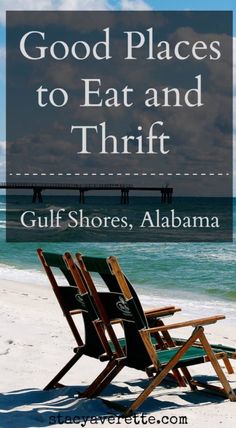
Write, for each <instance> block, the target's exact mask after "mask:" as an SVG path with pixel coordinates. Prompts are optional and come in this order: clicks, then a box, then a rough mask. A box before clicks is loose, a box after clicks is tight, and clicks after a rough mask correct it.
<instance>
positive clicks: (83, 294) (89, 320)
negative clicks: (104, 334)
mask: <svg viewBox="0 0 236 428" xmlns="http://www.w3.org/2000/svg"><path fill="white" fill-rule="evenodd" d="M37 252H38V255H39V258H40V260H41V263H42V265H43V267H44V269H45V272H46V274H47V276H48V279H49V281H50V283H51V286H52V288H53V291H54V293H55V295H56V297H57V300H58V302H59V304H60V306H61V309H62V311H63V313H64V315H65V317H66V319H67V322H68V324H69V326H70V328H71V331H72V333H73V335H74V337H75V339H76V342H77V344H78V345H79V346H80V347H81V346H83V347H84V349H83V351H84V353H85V354H86V355H89V356H92V357H95V358H98V357H99V356H100V355H101V354H103V353H104V352H105V350H104V346H103V344H102V342H101V340H100V337H99V335H98V332H97V329H96V327H95V322H96V321H97V320H98V314H97V311H96V308H95V306H94V304H93V301H92V299H91V296H90V294H89V293H88V290H87V288H86V286H85V284H84V282H83V278H82V276H80V273H79V270H78V278H79V277H80V280H78V281H77V283H75V281H74V278H73V275H72V274H71V271H70V270H69V269H68V267H67V264H66V263H65V260H64V256H63V255H61V254H55V253H50V252H43V251H42V250H41V249H38V250H37ZM54 270H56V271H60V272H61V273H62V274H63V276H64V277H65V279H66V280H67V284H68V285H61V284H59V281H58V280H57V279H56V277H55V275H54ZM80 312H81V314H82V317H83V321H84V337H85V338H84V341H83V340H82V339H81V336H80V334H79V331H78V329H77V327H76V324H75V323H74V320H73V319H72V316H73V315H75V314H77V313H80Z"/></svg>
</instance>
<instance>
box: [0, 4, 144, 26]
mask: <svg viewBox="0 0 236 428" xmlns="http://www.w3.org/2000/svg"><path fill="white" fill-rule="evenodd" d="M130 3H133V5H134V3H135V2H130ZM138 3H144V2H142V1H140V2H138ZM133 8H134V6H133ZM111 9H112V6H111V5H110V3H109V0H82V1H81V0H37V1H35V0H1V2H0V24H2V25H5V15H6V10H40V11H46V10H111Z"/></svg>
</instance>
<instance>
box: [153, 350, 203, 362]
mask: <svg viewBox="0 0 236 428" xmlns="http://www.w3.org/2000/svg"><path fill="white" fill-rule="evenodd" d="M180 348H181V347H175V348H173V349H166V350H163V351H157V357H158V360H159V361H160V363H161V365H166V364H167V363H168V362H169V361H170V360H171V358H173V357H174V355H176V354H177V352H178V351H179V349H180ZM205 355H206V352H205V350H204V349H203V348H200V347H199V348H198V347H195V346H192V347H191V348H189V349H188V351H187V352H186V353H185V354H184V355H183V357H182V358H181V359H180V360H179V362H178V365H177V366H178V367H181V365H182V364H181V363H183V365H191V364H193V363H194V362H196V360H198V359H199V358H200V359H202V362H204V356H205Z"/></svg>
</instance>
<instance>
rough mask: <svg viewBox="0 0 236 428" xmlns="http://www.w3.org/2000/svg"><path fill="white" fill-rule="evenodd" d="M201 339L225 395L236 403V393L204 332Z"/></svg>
mask: <svg viewBox="0 0 236 428" xmlns="http://www.w3.org/2000/svg"><path fill="white" fill-rule="evenodd" d="M199 339H200V341H201V343H202V346H203V348H204V349H205V351H206V354H207V356H208V358H209V360H210V362H211V364H212V366H213V368H214V370H215V372H216V374H217V376H218V378H219V380H220V382H221V384H222V386H223V389H224V392H225V395H226V396H227V397H228V398H229V399H230V401H236V395H235V393H234V391H233V390H232V388H231V386H230V384H229V382H228V380H227V378H226V376H225V374H224V372H223V370H222V369H221V367H220V365H219V362H218V360H217V358H216V356H215V354H214V352H213V351H212V349H211V346H210V344H209V342H208V340H207V338H206V336H205V334H204V332H203V330H202V332H201V334H200V336H199Z"/></svg>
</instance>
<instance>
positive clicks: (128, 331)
mask: <svg viewBox="0 0 236 428" xmlns="http://www.w3.org/2000/svg"><path fill="white" fill-rule="evenodd" d="M77 259H78V260H79V261H80V262H81V255H77ZM93 259H94V258H93ZM83 260H84V262H85V265H87V266H88V265H89V263H91V262H93V263H95V260H91V258H83ZM107 263H108V266H109V269H110V270H111V273H112V274H113V275H114V276H115V277H116V279H117V282H118V284H119V287H120V293H118V292H110V293H103V296H102V304H103V307H104V308H105V309H106V316H107V318H108V319H110V320H112V321H113V320H114V319H119V320H122V324H123V328H124V333H125V354H126V360H125V366H127V367H132V368H136V369H138V370H143V371H146V370H147V368H148V369H151V370H152V373H153V379H152V380H151V381H150V383H149V385H148V387H147V388H145V390H144V391H143V392H142V393H141V394H140V395H139V397H138V398H137V399H136V400H135V401H134V402H133V403H132V405H131V406H130V407H129V408H128V409H127V410H126V411H125V415H129V414H131V413H132V412H133V411H134V410H136V409H137V408H138V407H139V406H140V405H141V404H142V403H143V402H144V400H145V399H146V398H147V397H148V395H149V394H150V393H151V392H152V391H153V390H154V388H155V387H156V386H158V385H159V384H160V383H161V381H162V380H163V379H165V378H166V376H167V374H168V373H169V372H170V371H171V370H173V369H178V368H182V369H183V370H184V371H185V376H186V380H187V382H188V384H189V386H190V388H191V389H192V390H196V389H198V387H199V386H200V387H203V388H206V389H208V390H210V391H212V392H216V393H218V394H222V395H223V396H225V397H227V398H229V399H230V400H231V401H236V396H235V393H234V391H233V390H232V388H231V387H230V385H229V383H228V380H227V378H226V377H225V375H224V373H223V371H222V369H221V367H220V365H219V362H218V359H219V358H225V353H224V352H218V353H215V352H214V351H213V350H212V348H211V346H210V344H209V343H208V341H207V339H206V336H205V334H204V327H203V326H205V325H209V324H214V323H216V322H217V321H219V320H222V319H224V318H225V317H224V316H223V315H219V316H214V317H206V318H200V319H197V320H191V321H186V322H182V323H173V324H170V325H161V326H156V327H149V326H148V322H147V318H146V316H145V314H144V312H143V310H142V307H141V304H140V303H139V305H138V306H137V305H136V301H135V299H134V297H133V296H132V293H131V292H130V289H129V286H128V284H127V281H126V279H125V277H124V275H123V273H122V271H121V269H120V266H119V264H118V262H117V260H116V258H114V257H109V258H108V259H107ZM92 269H93V271H99V267H98V266H97V268H96V270H95V267H93V268H92ZM91 292H92V290H91ZM187 326H192V327H194V330H193V332H192V334H191V336H190V337H189V338H188V339H186V340H185V342H184V343H183V344H182V345H180V346H176V345H175V344H174V343H172V344H171V345H170V346H169V347H168V348H167V349H160V348H159V349H157V348H156V347H155V346H154V344H153V342H152V340H151V335H152V334H156V333H157V334H158V335H159V334H164V333H169V331H170V330H172V329H177V328H183V327H187ZM197 340H198V341H199V342H200V343H201V347H200V346H195V345H194V344H195V343H196V341H197ZM205 362H210V363H211V364H212V367H213V369H214V370H215V373H216V375H217V378H218V380H219V381H220V383H221V385H222V387H218V386H215V385H209V384H207V383H204V382H202V381H199V380H195V379H193V378H192V377H191V375H190V373H189V371H188V370H187V367H189V366H191V365H197V364H202V363H205ZM123 365H124V360H123V361H122V367H123ZM122 367H121V368H122ZM105 383H106V380H105ZM103 388H104V382H101V383H100V384H99V385H98V386H97V388H95V389H93V392H92V393H91V392H90V391H89V394H87V396H88V397H93V396H95V395H97V394H98V393H100V391H101V390H102V389H103Z"/></svg>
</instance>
